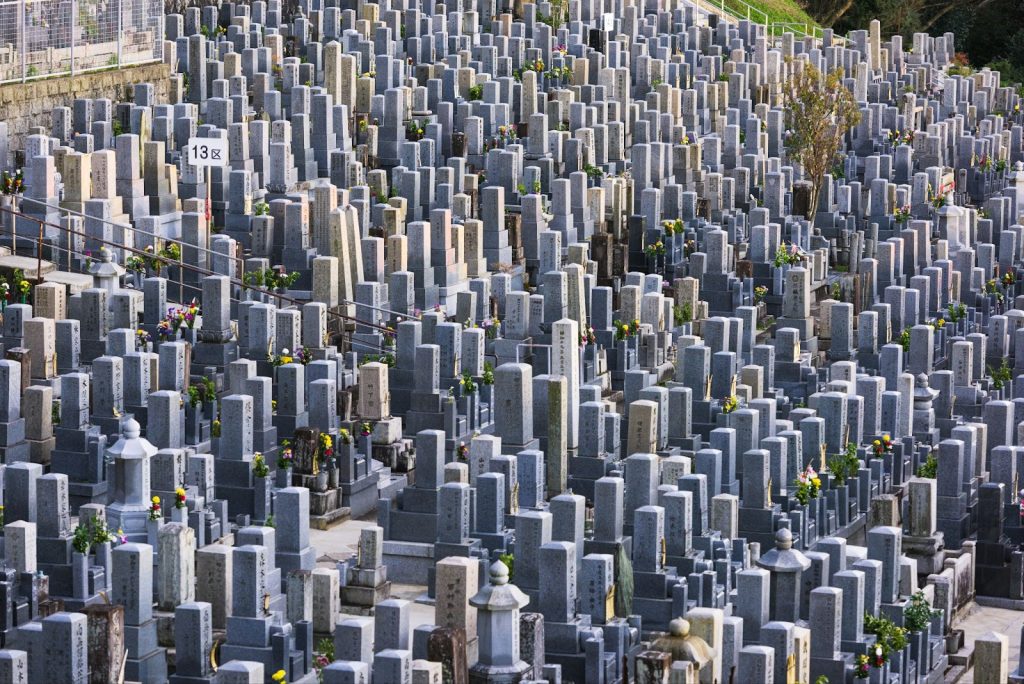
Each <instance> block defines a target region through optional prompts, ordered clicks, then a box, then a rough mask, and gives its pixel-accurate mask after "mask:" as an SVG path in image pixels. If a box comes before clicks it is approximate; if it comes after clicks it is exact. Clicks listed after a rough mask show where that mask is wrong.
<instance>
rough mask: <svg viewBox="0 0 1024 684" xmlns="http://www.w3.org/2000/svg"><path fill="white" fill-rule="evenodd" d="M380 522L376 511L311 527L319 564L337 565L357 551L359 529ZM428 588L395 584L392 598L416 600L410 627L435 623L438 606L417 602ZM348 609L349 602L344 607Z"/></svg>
mask: <svg viewBox="0 0 1024 684" xmlns="http://www.w3.org/2000/svg"><path fill="white" fill-rule="evenodd" d="M376 524H377V521H376V518H375V517H374V515H373V514H371V515H370V516H368V517H367V518H365V519H363V520H346V521H344V522H343V523H341V524H340V525H335V526H334V527H332V528H330V529H327V530H315V529H313V528H310V530H309V543H310V545H311V546H313V547H314V548H315V549H316V550H317V560H316V564H317V567H320V568H333V567H335V562H336V561H339V560H344V559H346V558H349V557H351V556H354V555H355V553H356V547H357V546H358V545H359V532H360V531H361V530H362V529H364V528H367V527H373V526H375V525H376ZM426 593H427V588H426V587H425V586H421V585H418V584H398V583H393V584H392V585H391V598H399V599H405V600H407V601H412V603H411V604H410V606H409V608H410V610H409V629H410V630H413V629H416V628H417V627H419V626H420V625H432V624H434V606H432V605H427V604H424V603H416V599H418V598H420V597H421V596H424V595H425V594H426ZM341 612H342V614H343V615H344V614H346V613H345V606H342V608H341Z"/></svg>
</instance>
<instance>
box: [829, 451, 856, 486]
mask: <svg viewBox="0 0 1024 684" xmlns="http://www.w3.org/2000/svg"><path fill="white" fill-rule="evenodd" d="M828 469H829V472H831V473H832V478H833V479H835V481H836V483H837V484H840V485H842V484H843V483H845V482H846V481H847V480H848V479H850V478H852V477H854V476H856V474H857V471H858V470H860V459H858V458H857V445H856V444H854V443H853V442H847V444H846V451H844V452H843V453H841V454H836V455H835V456H833V457H832V458H830V459H829V460H828Z"/></svg>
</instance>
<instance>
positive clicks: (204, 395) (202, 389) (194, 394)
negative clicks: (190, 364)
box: [188, 376, 217, 407]
mask: <svg viewBox="0 0 1024 684" xmlns="http://www.w3.org/2000/svg"><path fill="white" fill-rule="evenodd" d="M216 398H217V385H216V384H215V383H214V382H213V380H211V379H210V378H208V377H205V376H204V377H203V378H202V379H200V380H199V381H197V382H194V383H192V384H190V385H189V386H188V401H189V404H190V405H191V406H193V407H195V406H198V405H199V404H203V403H206V402H208V401H213V400H214V399H216Z"/></svg>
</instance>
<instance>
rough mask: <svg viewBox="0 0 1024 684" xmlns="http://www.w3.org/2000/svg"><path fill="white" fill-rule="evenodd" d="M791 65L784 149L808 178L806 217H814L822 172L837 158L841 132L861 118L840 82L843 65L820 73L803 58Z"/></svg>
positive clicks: (786, 90)
mask: <svg viewBox="0 0 1024 684" xmlns="http://www.w3.org/2000/svg"><path fill="white" fill-rule="evenodd" d="M793 66H795V67H796V68H795V70H794V73H793V74H792V75H791V76H790V78H789V80H788V81H787V82H786V89H785V105H786V125H787V128H788V129H789V130H788V131H787V134H788V138H787V140H786V151H787V152H788V153H789V156H790V158H791V159H793V160H794V161H797V162H799V163H800V165H801V166H803V168H804V172H805V174H806V175H807V178H808V180H810V182H811V186H812V189H811V204H810V209H809V210H808V212H807V213H808V216H807V218H809V219H813V218H814V214H815V213H816V212H817V211H818V196H819V195H820V193H821V185H822V183H823V182H824V180H825V174H826V173H827V172H828V171H829V170H830V169H831V168H832V166H833V164H835V162H836V161H837V155H838V153H839V149H840V146H841V145H842V143H843V136H844V135H845V134H846V132H847V131H849V130H850V129H851V128H853V127H854V126H856V125H857V124H858V123H859V122H860V110H859V109H858V108H857V102H856V101H855V100H854V99H853V93H851V92H850V89H849V88H847V87H846V86H845V85H843V70H842V69H836V70H835V71H832V72H830V73H828V74H822V73H821V72H820V71H818V69H816V68H815V67H814V66H812V65H811V64H808V63H806V62H804V63H802V65H801V64H796V63H793ZM801 67H802V68H801Z"/></svg>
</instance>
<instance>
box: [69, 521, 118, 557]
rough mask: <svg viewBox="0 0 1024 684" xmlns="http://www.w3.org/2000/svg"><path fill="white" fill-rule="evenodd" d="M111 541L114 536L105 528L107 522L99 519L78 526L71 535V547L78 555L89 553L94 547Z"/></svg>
mask: <svg viewBox="0 0 1024 684" xmlns="http://www.w3.org/2000/svg"><path fill="white" fill-rule="evenodd" d="M112 541H114V534H113V533H112V532H111V531H110V530H109V529H108V528H107V521H106V520H104V519H102V518H99V517H93V518H90V519H89V521H88V522H86V523H85V524H84V525H83V524H81V523H80V524H78V525H77V526H76V527H75V530H74V532H73V533H72V534H71V546H72V547H73V548H74V549H75V551H77V552H78V553H89V552H90V551H92V549H93V547H95V546H96V545H98V544H105V543H106V542H112Z"/></svg>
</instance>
